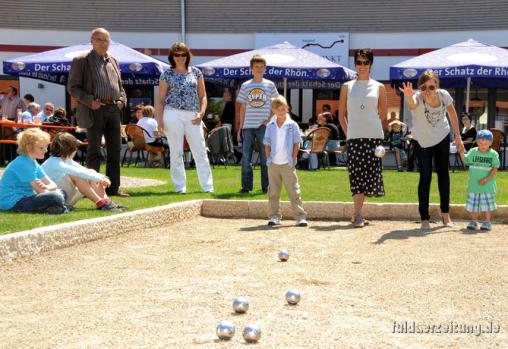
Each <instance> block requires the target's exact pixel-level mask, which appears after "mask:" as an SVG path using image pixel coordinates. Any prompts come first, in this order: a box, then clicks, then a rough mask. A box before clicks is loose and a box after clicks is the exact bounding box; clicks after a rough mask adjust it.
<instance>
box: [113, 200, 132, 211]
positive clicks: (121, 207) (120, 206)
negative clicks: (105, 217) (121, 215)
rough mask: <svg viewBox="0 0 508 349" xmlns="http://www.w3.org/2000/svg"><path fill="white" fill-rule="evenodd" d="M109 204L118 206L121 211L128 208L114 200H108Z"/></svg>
mask: <svg viewBox="0 0 508 349" xmlns="http://www.w3.org/2000/svg"><path fill="white" fill-rule="evenodd" d="M109 204H110V205H111V206H113V207H116V208H118V209H119V210H122V211H124V210H128V209H129V208H128V207H127V206H124V205H120V204H118V203H116V202H114V201H110V202H109Z"/></svg>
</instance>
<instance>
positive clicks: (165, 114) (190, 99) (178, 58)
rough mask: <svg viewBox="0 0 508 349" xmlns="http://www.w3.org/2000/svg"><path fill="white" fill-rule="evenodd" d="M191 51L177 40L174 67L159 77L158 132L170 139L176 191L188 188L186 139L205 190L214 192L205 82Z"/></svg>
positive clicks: (172, 59) (173, 49)
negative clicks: (205, 121)
mask: <svg viewBox="0 0 508 349" xmlns="http://www.w3.org/2000/svg"><path fill="white" fill-rule="evenodd" d="M191 58H192V54H191V52H190V50H189V48H188V47H187V45H185V44H184V43H183V42H176V43H174V44H173V46H171V48H170V50H169V56H168V59H169V62H170V64H171V68H168V69H167V70H165V71H164V72H163V73H162V74H161V77H160V83H159V97H158V99H157V122H158V125H159V131H160V132H164V133H165V134H166V137H167V138H168V143H169V151H170V163H171V181H172V182H173V185H174V188H175V192H177V193H181V194H184V193H185V192H186V191H187V183H186V182H187V181H186V177H185V167H184V164H183V139H184V136H185V138H186V139H187V142H188V143H189V147H190V150H191V152H192V155H193V157H194V161H195V163H196V169H197V172H198V178H199V183H200V184H201V188H202V189H203V191H205V192H213V179H212V171H211V169H210V163H209V162H208V156H207V153H206V146H205V138H204V134H203V128H202V127H201V119H202V118H203V115H205V111H206V105H207V101H206V90H205V81H204V79H203V74H202V73H201V71H200V70H199V69H197V68H195V67H192V66H190V61H191Z"/></svg>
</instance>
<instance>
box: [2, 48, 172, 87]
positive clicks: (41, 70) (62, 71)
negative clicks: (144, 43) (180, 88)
mask: <svg viewBox="0 0 508 349" xmlns="http://www.w3.org/2000/svg"><path fill="white" fill-rule="evenodd" d="M91 49H92V45H91V44H85V45H76V46H68V47H63V48H59V49H56V50H50V51H45V52H41V53H36V54H32V55H28V56H23V57H18V58H14V59H9V60H6V61H4V62H3V70H4V73H5V74H11V75H19V76H24V77H28V78H33V79H38V80H45V81H49V82H53V83H56V84H60V85H65V84H66V83H67V75H68V74H69V70H70V68H71V63H72V59H73V58H74V57H75V56H77V55H79V54H81V53H84V52H88V51H90V50H91ZM108 52H109V53H110V54H111V55H113V56H114V57H115V58H116V59H117V60H118V63H119V64H120V71H121V73H122V80H123V83H124V84H126V85H158V84H159V76H160V74H161V73H162V72H163V71H164V70H165V69H166V68H168V67H169V65H168V64H167V63H164V62H162V61H159V60H158V59H155V58H153V57H150V56H148V55H145V54H143V53H141V52H138V51H136V50H134V49H132V48H130V47H128V46H125V45H122V44H119V43H117V42H113V41H112V42H111V44H110V46H109V50H108Z"/></svg>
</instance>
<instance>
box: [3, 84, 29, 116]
mask: <svg viewBox="0 0 508 349" xmlns="http://www.w3.org/2000/svg"><path fill="white" fill-rule="evenodd" d="M4 94H5V96H4V98H3V99H2V101H1V103H0V112H2V115H7V119H8V120H11V121H18V110H19V111H20V112H23V111H25V109H26V107H25V104H24V103H23V101H22V100H21V98H19V96H18V89H17V88H16V87H14V86H9V87H8V88H7V91H5V92H4ZM20 114H21V113H20Z"/></svg>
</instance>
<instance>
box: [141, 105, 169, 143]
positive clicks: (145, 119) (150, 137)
mask: <svg viewBox="0 0 508 349" xmlns="http://www.w3.org/2000/svg"><path fill="white" fill-rule="evenodd" d="M138 114H139V113H136V117H138ZM154 114H155V108H154V107H153V106H151V105H146V106H144V107H143V108H142V110H141V118H139V119H138V122H137V125H138V126H141V127H142V128H144V129H145V131H146V132H143V134H144V135H145V143H146V144H148V145H151V146H154V147H164V148H166V149H167V148H168V143H167V142H166V141H165V139H164V138H162V137H161V134H160V132H159V126H158V124H157V120H155V119H154Z"/></svg>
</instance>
